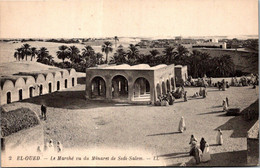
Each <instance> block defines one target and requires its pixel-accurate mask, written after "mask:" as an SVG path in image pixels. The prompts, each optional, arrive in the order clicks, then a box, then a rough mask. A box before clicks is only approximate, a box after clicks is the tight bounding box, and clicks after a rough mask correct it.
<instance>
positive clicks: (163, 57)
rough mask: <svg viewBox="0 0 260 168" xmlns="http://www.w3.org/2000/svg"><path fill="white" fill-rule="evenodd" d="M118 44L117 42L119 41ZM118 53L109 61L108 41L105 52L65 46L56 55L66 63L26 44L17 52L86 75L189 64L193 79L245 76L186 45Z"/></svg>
mask: <svg viewBox="0 0 260 168" xmlns="http://www.w3.org/2000/svg"><path fill="white" fill-rule="evenodd" d="M115 42H116V41H115ZM115 48H116V51H115V53H114V55H113V56H111V59H110V61H109V54H111V53H112V51H113V45H112V43H111V42H109V41H105V42H104V44H103V45H102V48H101V50H102V53H104V54H105V59H104V58H103V54H102V53H99V52H97V53H96V52H95V50H94V49H93V48H92V47H91V46H89V45H88V46H85V47H84V48H83V49H82V50H81V51H80V50H79V49H78V48H77V47H76V46H74V45H72V46H67V45H61V46H59V48H58V51H57V52H56V55H57V58H58V59H61V60H62V62H55V61H54V60H53V56H51V55H50V54H49V51H48V50H47V48H45V47H41V48H40V49H36V48H35V47H31V46H30V45H29V44H24V45H22V46H21V47H20V48H17V49H16V50H15V52H14V57H15V58H16V60H19V61H20V60H24V59H25V60H28V58H29V59H30V60H31V61H32V60H33V59H36V61H37V62H40V63H43V64H47V65H54V66H57V67H60V68H75V69H76V70H77V71H79V72H85V69H86V68H89V67H95V66H98V65H101V64H129V65H136V64H149V65H150V66H156V65H158V64H175V65H187V66H188V73H189V75H191V76H192V77H193V78H197V77H204V76H205V75H206V76H208V77H228V76H241V75H244V74H243V73H242V72H241V71H237V70H236V69H235V65H234V63H233V61H232V59H231V57H230V56H229V55H221V56H219V57H211V56H210V55H209V54H208V53H204V52H200V51H198V50H193V51H192V52H189V51H188V50H187V48H185V47H184V46H182V45H179V46H177V47H172V46H166V47H164V49H163V50H162V53H160V52H159V51H158V50H157V49H151V50H149V53H148V54H141V53H140V51H139V46H138V45H133V44H130V45H129V47H128V48H127V49H125V48H123V46H122V45H120V46H118V47H116V43H115Z"/></svg>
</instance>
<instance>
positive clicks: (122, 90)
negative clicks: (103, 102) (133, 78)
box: [112, 75, 128, 99]
mask: <svg viewBox="0 0 260 168" xmlns="http://www.w3.org/2000/svg"><path fill="white" fill-rule="evenodd" d="M112 98H115V99H116V98H124V99H125V98H128V81H127V79H126V78H125V77H124V76H122V75H117V76H115V77H113V79H112Z"/></svg>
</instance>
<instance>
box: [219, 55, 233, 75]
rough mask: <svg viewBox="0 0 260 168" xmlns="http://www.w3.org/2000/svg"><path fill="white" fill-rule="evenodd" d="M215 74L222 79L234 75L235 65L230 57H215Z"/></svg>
mask: <svg viewBox="0 0 260 168" xmlns="http://www.w3.org/2000/svg"><path fill="white" fill-rule="evenodd" d="M214 60H215V61H214V62H215V74H216V75H217V76H220V77H227V76H230V75H232V74H233V72H234V69H235V65H234V62H233V60H232V58H231V57H230V55H222V56H221V57H215V58H214Z"/></svg>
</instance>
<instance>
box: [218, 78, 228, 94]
mask: <svg viewBox="0 0 260 168" xmlns="http://www.w3.org/2000/svg"><path fill="white" fill-rule="evenodd" d="M215 87H217V88H218V90H223V91H225V90H226V89H227V88H229V87H230V85H229V83H228V81H225V79H223V80H222V81H221V82H220V81H218V82H217V83H215Z"/></svg>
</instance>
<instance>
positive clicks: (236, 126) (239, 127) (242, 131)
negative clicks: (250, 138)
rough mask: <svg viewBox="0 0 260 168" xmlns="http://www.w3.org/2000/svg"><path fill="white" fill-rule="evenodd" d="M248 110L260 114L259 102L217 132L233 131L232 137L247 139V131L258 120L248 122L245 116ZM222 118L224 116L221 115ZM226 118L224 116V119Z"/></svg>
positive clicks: (220, 127)
mask: <svg viewBox="0 0 260 168" xmlns="http://www.w3.org/2000/svg"><path fill="white" fill-rule="evenodd" d="M248 110H255V111H257V112H258V110H259V107H258V100H256V101H255V102H254V103H252V104H251V105H250V106H249V107H247V108H246V109H244V110H243V111H242V112H241V115H240V116H236V117H233V118H231V119H230V120H228V121H227V122H226V123H225V124H223V125H221V126H219V127H217V128H216V129H215V130H218V129H221V130H233V133H232V135H231V137H232V138H238V137H246V136H247V131H248V130H249V129H250V128H251V127H252V126H253V125H254V123H255V122H256V120H257V119H253V120H251V121H246V120H245V118H244V117H243V115H244V114H245V113H246V112H247V111H248ZM219 116H222V115H219ZM224 116H226V115H225V114H223V117H224Z"/></svg>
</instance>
